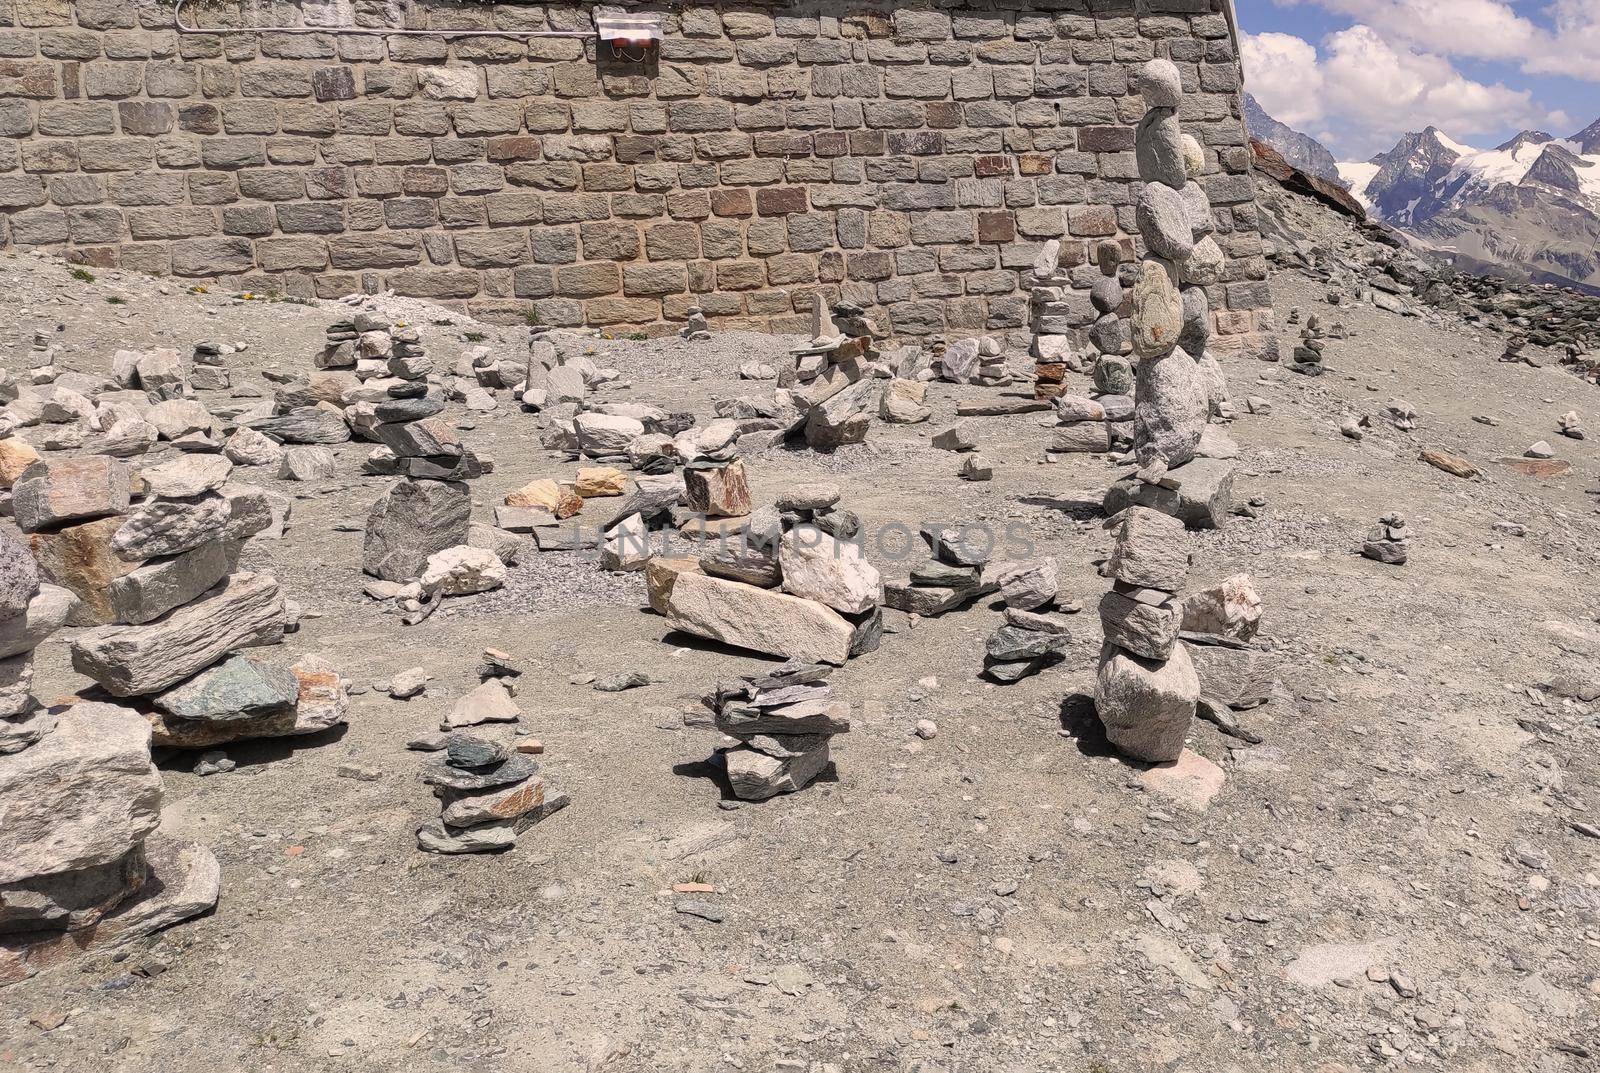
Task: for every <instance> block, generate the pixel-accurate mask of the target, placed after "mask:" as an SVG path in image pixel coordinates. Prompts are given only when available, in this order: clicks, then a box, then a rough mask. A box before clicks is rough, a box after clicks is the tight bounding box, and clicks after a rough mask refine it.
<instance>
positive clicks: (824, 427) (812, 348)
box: [778, 294, 889, 451]
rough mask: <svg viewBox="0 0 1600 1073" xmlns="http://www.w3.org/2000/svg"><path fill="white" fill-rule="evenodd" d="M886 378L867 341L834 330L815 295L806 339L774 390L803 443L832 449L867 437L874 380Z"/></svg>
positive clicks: (878, 396) (876, 387)
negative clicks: (791, 413)
mask: <svg viewBox="0 0 1600 1073" xmlns="http://www.w3.org/2000/svg"><path fill="white" fill-rule="evenodd" d="M851 312H853V313H859V311H858V310H854V309H853V308H852V310H851ZM888 375H889V371H888V369H887V368H884V367H882V366H881V365H880V364H879V355H878V351H877V349H876V348H875V346H874V343H873V340H872V337H871V336H870V335H867V334H861V335H855V336H850V335H846V334H845V333H844V332H842V331H840V329H839V327H838V326H837V325H836V324H835V323H834V321H833V317H832V316H831V315H830V314H829V312H828V307H827V304H826V302H825V301H824V299H823V297H822V296H821V295H820V294H819V295H817V296H816V298H815V300H814V303H813V305H812V310H811V339H810V341H809V342H808V343H806V344H805V345H803V346H800V347H797V348H795V350H794V351H793V352H792V353H791V354H790V355H789V358H788V361H787V362H785V363H784V364H782V365H780V366H779V368H778V388H779V390H780V391H781V392H787V393H788V398H787V401H790V402H792V403H793V404H794V406H795V407H796V409H797V411H798V413H799V414H800V416H801V417H802V418H803V421H804V423H803V424H801V425H800V426H799V428H800V432H801V434H802V435H803V436H804V438H805V442H806V445H807V446H809V447H810V448H811V449H812V450H815V451H833V450H836V449H838V448H839V447H843V446H845V445H846V444H851V443H861V442H862V441H864V440H865V439H866V438H867V429H868V427H869V426H870V425H871V423H872V417H873V415H874V414H875V413H877V411H878V409H879V407H880V405H881V403H882V396H883V391H884V388H883V385H882V384H881V383H879V380H880V379H886V378H887V377H888Z"/></svg>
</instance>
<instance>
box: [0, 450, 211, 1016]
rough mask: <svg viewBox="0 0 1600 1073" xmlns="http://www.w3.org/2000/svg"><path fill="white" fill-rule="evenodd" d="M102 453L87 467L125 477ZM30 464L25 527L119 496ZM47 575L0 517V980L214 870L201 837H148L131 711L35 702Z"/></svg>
mask: <svg viewBox="0 0 1600 1073" xmlns="http://www.w3.org/2000/svg"><path fill="white" fill-rule="evenodd" d="M97 457H103V456H97ZM106 462H107V463H110V464H109V465H102V466H101V469H100V472H101V473H107V474H110V475H111V476H114V477H120V478H122V479H123V480H124V481H125V480H126V473H119V472H118V471H117V470H116V468H115V467H117V466H120V465H121V463H112V462H111V460H109V459H108V460H106ZM43 466H44V464H43V463H37V464H36V465H35V467H31V468H30V471H29V472H33V473H34V476H33V477H31V478H29V480H30V482H33V483H31V484H29V485H28V486H26V487H25V488H24V494H25V495H28V496H30V498H29V499H28V500H27V501H26V502H25V503H24V507H23V511H22V514H23V515H24V518H25V519H26V520H27V521H28V522H29V523H30V527H31V526H32V524H34V523H38V522H40V521H48V522H50V523H60V522H66V521H71V520H75V519H76V518H78V517H82V516H84V515H85V514H93V513H97V512H98V511H99V510H101V509H104V508H107V506H108V504H109V506H110V507H115V506H117V505H118V500H119V499H120V501H121V503H123V504H125V503H126V500H127V485H126V483H124V484H122V485H121V486H120V488H117V489H113V488H111V487H110V486H105V485H102V486H100V489H99V494H98V495H97V493H96V490H95V487H94V486H93V483H92V481H91V482H90V484H88V485H86V486H82V487H81V488H80V489H78V490H77V491H74V490H69V489H66V488H63V489H60V490H58V494H56V495H53V496H51V495H45V494H43V493H47V492H48V491H49V489H48V488H43V487H40V486H39V484H38V482H39V481H40V479H41V478H40V476H39V474H38V473H37V472H34V471H35V470H36V469H39V468H43ZM89 472H90V473H91V475H92V473H93V469H92V468H91V470H90V471H89ZM78 491H81V492H82V493H83V494H77V492H78ZM136 572H137V571H136ZM47 576H48V575H47V574H46V573H45V571H44V570H42V569H41V564H40V563H39V562H38V561H37V560H36V559H35V557H34V555H33V553H32V552H31V551H30V550H29V541H28V539H27V537H25V536H24V535H23V534H22V533H21V532H19V530H18V529H17V528H16V527H14V526H13V525H12V524H11V523H10V522H0V987H4V986H5V985H7V984H12V983H16V982H17V981H19V980H24V979H27V978H28V977H29V976H32V975H34V974H35V973H36V972H38V971H39V970H40V969H42V968H44V967H45V966H47V965H51V964H54V963H56V962H60V961H64V960H66V959H69V958H71V957H74V956H76V955H78V954H81V953H84V952H85V951H89V950H94V951H104V950H108V949H113V948H115V947H118V946H122V945H125V944H127V943H130V942H133V941H135V940H137V939H139V938H140V937H142V936H144V935H147V934H149V933H150V932H152V931H155V930H158V929H160V928H163V927H166V926H167V925H170V924H174V923H177V922H178V921H180V920H184V919H186V918H188V917H191V916H194V915H195V914H197V913H201V912H204V911H205V910H206V909H208V908H209V907H210V906H211V905H213V904H215V902H216V900H217V892H218V889H219V883H220V877H221V872H220V869H219V868H218V866H217V861H216V858H215V857H213V856H212V854H211V851H210V850H208V849H206V848H205V847H203V846H200V845H197V844H195V843H191V842H173V841H170V840H163V839H160V838H159V837H153V836H155V830H156V826H157V824H158V823H159V821H160V817H161V775H160V773H159V772H157V771H156V768H155V765H154V764H153V763H151V760H150V741H151V726H150V724H149V723H148V722H146V720H145V718H144V717H143V716H141V715H140V713H139V712H138V711H136V710H134V709H132V708H125V707H122V706H119V705H114V704H102V703H94V702H89V701H78V702H76V703H73V704H67V705H62V706H58V707H52V708H43V707H41V706H40V705H39V703H38V701H37V700H36V699H35V697H34V696H33V691H32V686H33V652H34V649H36V648H37V647H38V646H39V645H40V644H41V643H42V642H44V641H45V640H46V639H47V638H48V637H49V636H50V634H51V633H53V632H54V631H55V630H56V629H58V628H60V627H61V626H62V625H64V624H66V623H67V622H68V620H69V615H70V614H71V612H72V610H73V608H74V606H75V605H76V604H77V603H78V602H79V601H78V598H77V597H76V596H75V595H74V594H73V593H72V592H71V591H70V590H68V589H66V588H63V587H61V586H59V585H53V584H50V583H49V582H48V581H47V580H44V578H45V577H47ZM147 839H148V841H147Z"/></svg>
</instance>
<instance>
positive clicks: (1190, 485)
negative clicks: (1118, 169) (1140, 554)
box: [1105, 59, 1233, 528]
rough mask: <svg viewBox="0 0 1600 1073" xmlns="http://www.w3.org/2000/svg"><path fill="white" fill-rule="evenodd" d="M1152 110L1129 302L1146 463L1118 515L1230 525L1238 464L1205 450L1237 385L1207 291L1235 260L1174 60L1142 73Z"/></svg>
mask: <svg viewBox="0 0 1600 1073" xmlns="http://www.w3.org/2000/svg"><path fill="white" fill-rule="evenodd" d="M1138 87H1139V91H1140V94H1141V95H1142V96H1143V98H1144V103H1145V109H1146V110H1145V114H1144V118H1143V119H1142V120H1140V122H1139V126H1138V130H1137V131H1136V133H1135V143H1134V148H1135V157H1136V160H1137V163H1138V168H1139V176H1140V178H1141V179H1143V180H1144V185H1143V186H1142V187H1141V188H1140V191H1139V195H1138V199H1137V204H1136V206H1135V210H1134V218H1135V220H1136V221H1137V223H1138V226H1139V234H1140V237H1141V238H1143V240H1144V245H1145V248H1146V251H1147V252H1146V254H1145V257H1144V260H1143V261H1142V262H1141V264H1140V266H1139V274H1138V279H1137V281H1136V282H1135V283H1134V286H1133V291H1132V295H1131V299H1130V302H1129V307H1130V309H1131V311H1132V316H1131V320H1130V327H1131V330H1132V331H1131V335H1132V345H1133V353H1134V356H1135V357H1136V358H1137V359H1138V368H1137V370H1136V372H1135V376H1134V398H1135V402H1134V408H1133V449H1134V461H1135V463H1136V464H1137V467H1138V468H1137V469H1136V471H1135V472H1134V474H1133V475H1132V476H1130V477H1127V478H1125V479H1123V480H1120V481H1118V482H1116V483H1115V484H1113V485H1112V487H1111V490H1110V491H1109V492H1108V493H1107V495H1106V504H1105V505H1106V513H1107V514H1109V515H1115V514H1118V513H1120V512H1121V511H1122V510H1123V509H1124V508H1125V507H1127V506H1128V505H1129V504H1130V503H1137V504H1140V505H1142V506H1148V507H1154V508H1155V509H1157V510H1160V511H1162V512H1163V513H1167V514H1172V515H1174V516H1176V517H1179V518H1181V519H1182V520H1183V521H1184V523H1185V524H1187V525H1188V526H1190V527H1191V528H1217V527H1220V526H1221V525H1222V524H1224V521H1225V519H1226V517H1227V512H1228V508H1229V506H1230V505H1231V496H1232V488H1233V466H1232V465H1231V464H1230V463H1229V462H1227V461H1226V460H1224V459H1221V458H1210V457H1202V456H1201V454H1200V450H1199V449H1200V441H1201V436H1202V434H1203V433H1204V432H1205V428H1206V424H1207V423H1208V421H1209V420H1210V418H1211V417H1212V416H1213V414H1216V415H1218V416H1224V415H1225V414H1226V413H1227V412H1230V411H1229V410H1228V409H1227V407H1228V406H1229V405H1230V404H1229V403H1228V401H1227V395H1228V389H1227V381H1226V378H1225V377H1224V376H1223V374H1222V370H1221V367H1220V366H1219V365H1218V364H1217V361H1216V359H1215V358H1214V357H1212V356H1211V355H1209V354H1208V353H1207V352H1206V344H1207V343H1208V342H1209V341H1210V336H1211V312H1210V308H1209V304H1208V300H1207V298H1206V291H1205V288H1206V287H1209V286H1213V285H1215V284H1216V283H1218V282H1219V281H1220V280H1221V278H1222V271H1223V257H1222V251H1221V249H1220V248H1219V247H1218V246H1217V243H1216V241H1215V239H1213V238H1212V232H1214V231H1215V230H1216V221H1215V219H1214V218H1213V216H1212V213H1211V204H1210V201H1209V200H1208V198H1207V196H1206V192H1205V190H1204V189H1203V188H1202V187H1201V186H1200V184H1199V183H1198V182H1196V181H1195V180H1194V179H1193V178H1191V176H1192V175H1197V174H1199V173H1200V171H1201V170H1202V169H1203V168H1204V166H1205V155H1204V153H1203V151H1202V150H1201V148H1200V144H1199V142H1197V141H1196V140H1195V139H1194V138H1193V137H1191V136H1189V135H1186V134H1184V133H1183V131H1182V130H1181V129H1180V127H1179V125H1178V106H1179V104H1180V103H1181V102H1182V84H1181V81H1180V79H1179V75H1178V69H1177V67H1176V66H1174V65H1173V63H1172V62H1171V61H1170V60H1164V59H1156V60H1152V61H1150V62H1149V63H1147V64H1145V65H1144V66H1143V67H1142V68H1140V70H1139V75H1138Z"/></svg>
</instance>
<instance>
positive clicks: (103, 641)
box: [13, 455, 349, 749]
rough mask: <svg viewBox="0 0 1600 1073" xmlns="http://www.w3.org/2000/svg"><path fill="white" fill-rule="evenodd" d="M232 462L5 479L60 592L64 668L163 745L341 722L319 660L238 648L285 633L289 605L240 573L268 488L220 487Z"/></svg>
mask: <svg viewBox="0 0 1600 1073" xmlns="http://www.w3.org/2000/svg"><path fill="white" fill-rule="evenodd" d="M232 469H233V464H232V463H231V462H229V461H228V460H227V459H225V458H223V457H221V456H218V455H193V456H189V457H184V458H178V459H175V460H173V461H170V462H166V463H163V464H161V465H158V466H152V467H148V468H146V469H144V470H143V471H141V472H140V474H139V483H140V484H141V485H142V487H143V489H144V493H143V496H142V498H141V499H139V500H138V501H137V502H135V501H134V500H133V499H132V497H131V495H130V491H129V489H130V487H131V486H132V485H133V483H134V477H133V474H132V472H131V471H130V469H129V467H128V466H127V464H126V463H123V462H121V461H119V460H117V459H114V458H109V457H107V456H104V455H86V456H82V457H80V458H74V459H66V460H62V461H59V462H51V463H43V462H41V463H37V464H35V465H34V466H32V467H30V468H29V469H28V470H27V471H26V472H24V473H23V475H22V476H21V478H19V479H18V481H17V483H16V486H15V488H14V489H13V506H14V508H15V511H16V520H17V523H18V525H19V526H20V527H21V528H22V530H23V531H24V532H26V533H28V534H29V539H30V541H31V544H32V546H33V550H34V555H35V557H36V558H37V559H38V561H39V564H40V568H41V572H42V573H43V574H44V575H45V576H46V577H47V578H49V579H50V580H51V581H53V582H54V583H55V584H56V585H59V586H61V588H60V589H54V590H53V592H54V593H59V594H61V596H62V597H65V603H66V604H67V605H69V606H64V607H63V609H62V611H61V616H62V620H63V621H67V622H72V623H74V624H77V625H91V626H93V627H94V628H93V629H90V630H87V631H85V632H84V633H82V634H80V635H79V636H78V637H76V638H74V639H73V641H72V645H71V651H72V664H73V667H74V668H75V669H77V670H78V671H79V672H81V673H83V674H85V675H87V676H88V677H90V678H92V679H94V681H95V682H96V683H98V685H99V686H100V687H101V688H102V689H103V690H104V691H105V692H107V693H109V694H110V695H112V696H114V697H118V698H122V699H124V700H125V701H126V702H127V703H128V704H130V705H132V706H135V707H136V708H137V709H138V710H139V711H141V712H143V713H144V717H145V718H146V719H147V720H148V722H149V724H150V727H151V729H152V731H153V734H154V740H155V743H156V744H157V745H162V746H169V747H174V748H181V749H199V748H208V747H211V746H215V745H218V744H223V743H226V742H232V741H238V740H241V739H246V738H262V737H284V736H292V735H304V734H315V733H319V732H321V731H324V730H327V729H329V728H330V727H332V726H335V725H337V724H339V723H343V722H344V721H345V718H346V714H347V711H348V707H349V701H348V697H347V696H346V693H345V687H344V684H343V681H342V679H341V677H340V675H339V673H338V671H337V670H335V669H334V668H333V667H332V665H330V664H329V663H328V662H327V661H326V660H324V659H323V658H322V657H320V656H315V655H305V656H302V657H301V658H300V659H299V660H298V661H296V662H295V663H293V664H292V665H290V666H288V667H287V668H284V667H281V666H277V665H275V664H270V663H268V662H266V661H263V660H258V659H255V658H251V657H248V656H243V655H235V653H237V652H238V651H239V650H241V649H246V648H254V647H259V646H264V645H275V644H278V643H280V642H281V641H282V640H283V637H284V633H285V631H286V630H287V629H288V628H289V626H290V622H291V619H292V618H294V617H296V616H297V615H298V612H297V611H294V610H292V609H291V608H290V607H288V606H287V605H286V604H285V602H284V600H283V597H282V595H281V593H280V591H279V588H278V583H277V581H276V580H274V579H273V578H271V577H269V576H267V575H265V574H256V573H249V572H239V571H236V569H235V566H236V563H237V561H238V556H239V548H240V544H241V542H243V541H244V540H246V539H248V538H249V537H251V536H253V535H255V534H256V533H258V532H261V531H263V530H265V529H266V528H268V527H269V526H270V525H271V524H272V521H273V512H272V509H271V506H270V505H269V504H268V502H267V501H266V499H265V497H264V496H261V495H259V494H258V490H255V489H251V488H249V487H248V486H232V485H229V484H228V483H227V480H228V476H229V474H230V472H231V471H232Z"/></svg>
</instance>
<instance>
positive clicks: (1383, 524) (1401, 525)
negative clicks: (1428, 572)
mask: <svg viewBox="0 0 1600 1073" xmlns="http://www.w3.org/2000/svg"><path fill="white" fill-rule="evenodd" d="M1410 544H1411V527H1410V526H1409V525H1407V524H1406V518H1405V515H1403V514H1401V513H1400V512H1398V511H1393V512H1391V513H1389V514H1385V515H1384V516H1383V517H1381V518H1379V519H1378V525H1377V527H1376V528H1375V529H1373V530H1371V531H1370V532H1369V533H1368V534H1367V539H1366V540H1364V541H1362V543H1361V554H1362V555H1364V556H1366V557H1367V558H1368V559H1372V560H1374V561H1376V562H1380V563H1385V564H1387V565H1389V566H1404V565H1405V564H1406V560H1407V559H1408V558H1410V550H1409V546H1410Z"/></svg>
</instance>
